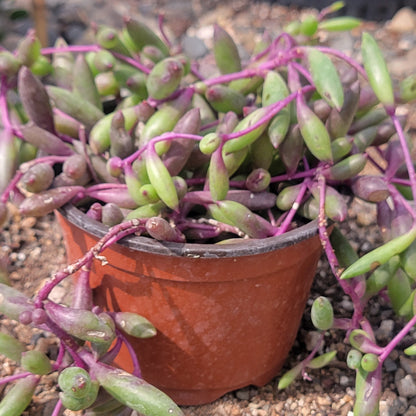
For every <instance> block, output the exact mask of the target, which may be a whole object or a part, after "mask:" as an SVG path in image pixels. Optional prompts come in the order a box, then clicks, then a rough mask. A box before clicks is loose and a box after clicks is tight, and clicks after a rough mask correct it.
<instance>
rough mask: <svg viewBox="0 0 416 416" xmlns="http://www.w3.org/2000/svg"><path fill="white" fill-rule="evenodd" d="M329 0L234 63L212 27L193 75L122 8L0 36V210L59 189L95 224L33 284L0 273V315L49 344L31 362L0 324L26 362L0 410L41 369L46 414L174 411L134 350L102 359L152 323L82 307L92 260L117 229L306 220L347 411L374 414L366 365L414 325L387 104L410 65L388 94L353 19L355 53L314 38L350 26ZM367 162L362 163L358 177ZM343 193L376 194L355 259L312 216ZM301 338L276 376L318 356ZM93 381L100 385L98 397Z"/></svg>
mask: <svg viewBox="0 0 416 416" xmlns="http://www.w3.org/2000/svg"><path fill="white" fill-rule="evenodd" d="M341 6H342V4H341V3H340V2H337V3H334V4H333V5H332V6H329V7H328V8H326V9H324V10H323V11H321V13H320V14H319V15H318V16H312V15H311V16H309V17H307V18H306V19H304V20H303V21H301V22H296V23H294V24H291V25H289V27H288V28H287V30H286V31H285V32H283V33H281V34H280V35H278V36H277V37H276V38H272V37H271V36H268V35H265V36H264V37H263V38H262V40H261V41H260V42H259V44H258V47H257V49H256V50H255V51H253V54H252V57H251V58H250V59H249V60H248V61H247V62H242V60H241V58H240V56H239V53H238V48H237V45H236V43H235V42H234V40H233V39H232V38H231V37H230V35H229V34H228V33H227V32H226V31H225V30H224V29H223V28H221V27H220V26H218V25H216V26H215V27H214V39H213V55H214V58H215V63H216V68H214V69H213V68H210V69H209V71H211V72H212V71H214V72H215V73H214V74H213V75H211V74H210V76H209V77H207V76H206V74H205V72H208V70H207V69H206V68H204V62H201V63H199V62H194V61H192V60H190V59H189V58H188V57H186V56H185V55H184V54H182V53H181V51H180V50H178V47H177V46H175V45H172V44H171V43H170V41H169V40H168V39H167V38H166V36H164V33H163V27H161V32H162V37H159V36H158V35H156V34H155V33H154V32H153V31H151V30H150V29H149V28H148V27H147V26H146V25H144V24H143V23H142V22H139V21H136V20H134V19H132V18H130V17H128V18H125V20H124V26H123V28H122V30H121V31H117V30H114V29H112V28H110V27H106V26H100V27H98V28H97V31H96V44H94V45H83V46H68V45H66V44H65V43H64V42H63V41H62V40H58V41H57V44H56V45H55V46H54V47H52V48H44V49H41V47H40V44H39V41H38V39H37V38H36V36H35V35H34V33H33V32H29V33H28V35H27V36H26V37H25V38H24V39H23V40H22V41H21V43H20V44H19V46H18V48H17V50H16V51H14V52H13V53H12V52H8V51H5V50H2V51H0V75H1V87H0V111H1V130H0V159H1V160H2V161H3V163H0V169H1V170H2V172H1V174H0V191H1V192H2V194H1V197H0V223H5V222H6V221H7V215H8V208H7V202H8V201H12V202H13V203H15V204H16V205H18V207H19V211H20V212H21V213H22V214H24V215H31V216H41V215H45V214H47V213H48V212H51V211H53V210H55V209H58V208H60V207H62V206H63V205H65V204H67V203H72V204H76V205H78V206H79V207H81V208H82V209H84V211H85V212H86V214H87V215H88V216H89V217H91V218H93V219H95V220H97V221H102V222H103V223H104V224H106V225H108V226H110V227H111V228H109V231H108V234H107V235H106V236H105V237H103V238H102V239H101V240H100V241H99V243H97V245H95V246H94V247H92V248H91V249H90V250H89V251H88V252H87V253H85V255H84V256H83V257H82V258H81V259H79V260H78V261H76V262H75V263H74V264H71V265H69V266H67V267H65V268H64V269H63V270H61V271H60V272H58V273H57V274H56V275H55V276H54V278H53V279H52V280H51V281H50V282H48V283H47V284H46V285H45V286H44V287H43V288H42V289H41V290H40V291H39V293H38V294H37V295H36V296H35V297H34V298H33V299H29V298H27V297H25V296H24V295H22V294H21V293H19V292H17V291H15V290H14V289H11V288H10V287H8V286H7V285H6V284H1V285H0V312H1V313H3V314H5V315H7V316H9V317H10V318H12V319H16V320H19V321H20V322H22V323H25V324H30V325H34V326H38V327H40V328H43V329H47V330H49V331H51V332H52V333H54V334H56V335H57V336H58V337H59V338H60V340H61V346H60V353H59V356H58V359H57V360H56V362H55V363H54V364H49V365H48V363H47V360H46V359H45V357H43V356H40V355H39V354H38V353H35V354H32V352H27V353H24V354H23V355H22V356H20V355H19V356H16V355H14V356H11V355H10V351H12V352H13V351H21V350H22V347H21V346H19V347H16V348H14V347H12V346H13V345H17V344H16V341H15V340H12V339H10V338H8V337H5V338H1V339H0V352H2V353H4V354H5V355H8V356H10V357H11V358H14V359H16V360H17V361H20V362H21V364H22V366H23V367H24V369H25V370H26V372H25V373H21V374H18V375H16V376H12V377H11V378H7V379H5V380H3V381H2V382H8V381H13V380H16V379H18V382H17V384H16V385H15V387H14V388H13V389H12V390H10V392H9V393H8V395H7V396H6V397H5V398H4V399H3V401H2V402H1V403H0V414H2V413H1V411H2V409H5V410H4V411H3V414H8V415H11V414H16V415H18V414H20V412H21V411H22V409H23V408H24V407H25V406H26V405H27V403H28V400H30V397H31V395H32V394H33V391H34V388H35V386H36V385H37V383H38V382H39V377H40V376H41V375H42V374H46V373H49V372H51V371H59V372H60V373H61V374H60V378H59V385H60V388H61V389H62V393H61V397H60V402H59V403H58V406H57V409H58V410H56V412H58V411H59V408H60V406H61V405H64V406H66V407H68V408H69V409H73V410H80V409H86V408H90V407H91V405H93V403H94V402H95V400H96V399H97V397H98V399H97V400H98V403H99V404H98V405H97V406H98V407H99V408H100V411H102V407H100V406H103V408H106V406H107V408H110V407H111V406H115V407H117V406H121V405H126V406H128V407H130V408H131V409H135V410H137V411H139V412H140V413H142V414H145V415H162V414H180V410H179V409H178V408H177V407H176V406H175V405H174V403H172V402H171V401H170V400H169V399H168V398H167V397H166V396H165V395H163V394H162V393H160V392H159V391H158V390H156V389H155V388H154V387H152V386H149V385H148V384H147V383H145V382H144V381H143V380H142V379H141V378H140V371H139V365H138V363H137V360H136V359H135V356H134V353H133V352H132V358H133V360H134V362H135V363H136V365H135V367H136V369H135V372H134V374H132V375H129V374H125V373H122V372H120V371H119V370H116V369H114V368H112V367H111V366H109V364H108V363H110V362H111V360H112V358H114V357H115V355H116V354H117V352H118V350H119V348H120V346H121V344H122V343H126V345H129V344H128V341H127V339H126V337H125V336H124V335H123V331H125V332H127V333H129V334H131V335H136V336H143V333H142V332H140V334H139V335H137V334H136V332H135V331H136V330H135V329H134V328H136V325H138V326H139V327H142V325H145V328H146V330H145V335H146V336H150V335H152V334H154V329H153V328H152V327H151V324H150V323H148V322H147V321H146V322H145V323H144V324H143V321H142V320H143V318H142V317H139V316H137V315H129V316H123V317H121V315H120V313H115V314H111V313H107V312H103V311H102V310H100V308H98V307H96V306H94V305H93V304H92V300H91V299H92V298H91V290H90V289H89V270H90V266H91V262H92V261H93V259H94V258H101V253H102V252H103V250H105V248H106V247H108V246H109V245H111V244H114V243H116V242H117V241H118V240H119V239H121V238H123V237H124V236H126V235H129V234H134V233H139V234H142V235H146V236H150V237H152V238H155V239H157V240H161V241H170V242H179V243H183V242H199V243H216V242H220V243H221V244H225V243H227V242H231V241H232V242H233V243H235V242H236V240H237V241H243V239H245V238H257V239H258V238H267V237H272V236H277V235H280V234H283V233H285V232H286V231H288V230H291V229H293V228H295V227H297V226H299V225H300V224H302V223H304V222H305V221H310V220H312V219H318V224H319V234H320V237H321V241H322V245H323V247H324V249H325V252H326V254H327V257H328V260H329V263H330V265H331V268H332V270H333V272H334V275H335V276H336V277H337V279H338V281H339V283H340V285H341V286H342V288H343V290H344V291H345V293H346V294H347V295H349V296H350V297H351V300H352V302H353V304H354V313H353V316H352V317H351V318H345V317H343V318H334V317H333V312H332V307H331V305H330V303H329V302H328V300H327V299H325V298H319V299H317V300H316V301H315V303H314V307H313V309H312V319H313V322H314V324H315V325H316V327H317V328H319V329H320V330H321V331H322V337H321V342H322V340H323V334H324V333H325V331H327V330H328V329H330V328H339V329H342V330H345V331H346V332H347V334H348V336H349V339H350V343H351V345H352V346H353V352H351V354H350V355H349V360H348V362H349V365H351V367H352V368H354V369H356V370H357V401H356V405H355V414H357V415H373V414H377V409H378V401H379V398H380V395H381V367H382V363H383V361H384V360H385V358H386V357H387V356H388V354H389V353H390V352H391V351H392V349H393V348H395V346H396V345H397V344H398V342H399V341H400V340H401V339H402V338H403V336H404V335H405V334H406V333H407V332H408V331H409V330H410V328H411V327H412V326H413V325H414V324H415V323H416V317H415V316H414V306H413V303H414V301H413V300H414V293H415V292H414V289H413V286H414V279H415V278H416V272H415V264H416V262H415V260H414V253H415V252H416V243H415V238H416V225H415V220H416V212H415V207H414V199H415V196H416V176H415V172H414V163H413V161H412V159H411V155H410V151H409V146H410V143H409V140H408V138H407V137H406V135H405V133H404V130H403V125H404V123H405V118H403V117H401V116H399V115H397V112H396V106H397V104H399V103H402V102H407V101H409V100H412V99H413V98H415V93H414V91H415V88H414V85H415V84H414V83H415V80H414V78H413V77H410V78H408V79H406V80H405V81H403V82H402V83H401V85H400V89H399V91H397V92H395V91H394V90H393V86H392V81H391V79H390V76H389V73H388V71H387V67H386V63H385V61H384V59H383V56H382V53H381V51H380V49H379V47H378V45H377V43H376V42H375V40H374V38H373V37H372V36H371V35H370V34H368V33H364V34H363V37H362V49H361V52H362V58H363V65H361V64H360V63H359V62H357V61H355V60H354V59H352V58H351V57H348V56H346V55H344V54H343V53H341V52H340V51H337V50H334V49H331V48H328V47H325V46H323V45H319V44H316V42H315V41H316V39H317V38H316V34H317V32H318V30H348V29H352V28H354V27H356V26H357V25H358V24H359V21H358V20H357V19H353V18H348V17H340V18H330V17H328V15H329V14H330V13H332V12H334V11H336V10H338V8H339V7H341ZM311 40H313V42H312V41H311ZM371 151H374V152H376V153H377V154H378V159H380V160H383V163H380V162H378V161H377V160H375V159H374V158H373V156H372V154H373V153H372V152H371ZM367 164H371V165H373V167H374V168H375V169H376V170H378V174H377V175H371V176H370V175H364V174H363V173H362V171H363V169H364V167H365V166H366V165H367ZM352 195H353V196H355V197H358V198H361V199H363V200H365V201H368V202H371V203H374V204H376V205H377V212H378V221H379V225H380V229H381V230H382V233H383V236H384V238H385V241H386V242H385V244H384V245H383V246H381V247H379V248H377V249H375V250H374V251H372V252H370V253H368V254H366V255H365V256H363V257H361V258H358V256H357V254H356V253H355V252H354V251H353V250H352V248H351V246H350V245H349V243H348V241H347V240H346V239H345V237H344V236H343V235H342V234H341V233H340V232H339V231H338V229H337V228H335V229H334V231H333V232H332V234H331V238H329V236H328V230H327V218H329V219H331V220H332V221H334V222H339V221H343V220H345V218H346V216H347V202H348V198H349V197H351V196H352ZM236 237H237V238H236ZM240 237H243V239H241V238H240ZM77 271H79V272H80V277H79V278H78V280H77V285H76V287H75V291H74V303H73V305H72V306H71V307H69V306H65V307H64V306H61V305H58V304H56V303H54V302H52V301H51V300H49V299H48V296H49V293H50V291H51V290H52V289H53V287H55V286H56V285H57V284H58V283H59V282H61V281H62V280H63V279H65V278H67V277H68V276H71V275H73V274H74V273H75V272H77ZM380 293H383V294H384V293H387V294H388V296H389V298H390V300H391V302H392V306H393V308H394V310H395V311H396V312H397V313H398V314H399V315H400V316H403V317H405V318H406V319H408V324H406V326H405V327H404V328H403V330H402V331H401V332H400V333H399V334H398V335H397V336H396V337H395V338H393V339H392V340H391V342H389V344H388V345H387V346H385V347H379V346H377V345H376V342H375V338H374V334H373V331H372V328H371V327H370V325H369V323H368V321H367V319H366V318H365V316H364V308H365V305H366V303H367V301H368V299H369V298H371V297H372V296H376V295H378V294H380ZM130 322H132V323H130ZM137 322H139V323H137ZM132 328H133V329H132ZM131 332H134V334H132V333H131ZM318 344H319V345H317V346H316V348H315V350H314V351H313V352H312V354H310V356H309V357H307V358H306V359H305V360H304V361H303V362H302V363H299V365H298V366H297V367H296V368H294V369H292V370H291V371H290V372H289V373H288V374H287V375H285V376H284V377H283V378H282V381H281V384H280V387H285V386H286V385H288V384H289V383H290V382H291V381H292V380H293V379H294V377H296V376H297V375H298V374H301V373H305V372H304V370H305V368H307V367H309V368H318V367H320V366H322V365H325V364H326V363H327V362H328V361H330V360H331V359H332V358H333V356H334V353H328V354H326V355H324V356H321V357H315V355H316V352H317V351H318V350H319V347H320V343H318ZM409 351H410V352H411V351H412V349H411V350H409ZM29 353H30V354H29ZM31 355H32V356H31ZM99 386H101V387H103V389H104V390H105V391H106V392H107V393H109V394H110V395H111V396H113V398H114V399H111V401H110V402H105V400H107V398H108V397H107V396H105V397H104V398H102V397H101V396H100V389H99ZM370 393H371V394H370ZM16 397H18V398H19V400H16ZM106 397H107V398H106ZM370 398H371V400H370ZM103 402H104V403H103ZM19 406H20V407H19ZM86 412H87V414H91V415H92V414H97V411H96V410H94V407H93V408H92V410H91V409H90V410H86ZM88 412H89V413H88ZM94 412H96V413H94Z"/></svg>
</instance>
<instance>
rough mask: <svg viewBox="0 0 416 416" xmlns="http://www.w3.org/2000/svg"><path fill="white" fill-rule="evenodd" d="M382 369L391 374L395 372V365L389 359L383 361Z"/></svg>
mask: <svg viewBox="0 0 416 416" xmlns="http://www.w3.org/2000/svg"><path fill="white" fill-rule="evenodd" d="M384 368H385V369H386V371H387V372H388V373H393V372H395V371H396V370H397V364H396V362H395V361H394V360H392V359H391V358H390V357H389V358H387V359H386V361H384Z"/></svg>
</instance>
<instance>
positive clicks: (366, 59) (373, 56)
mask: <svg viewBox="0 0 416 416" xmlns="http://www.w3.org/2000/svg"><path fill="white" fill-rule="evenodd" d="M361 53H362V57H363V63H364V68H365V72H366V73H367V76H368V81H369V82H370V85H371V87H372V88H373V90H374V92H375V94H376V96H377V98H378V99H379V100H380V101H381V102H382V103H383V104H384V105H393V104H394V92H393V85H392V82H391V78H390V74H389V71H388V69H387V64H386V61H385V60H384V57H383V53H382V52H381V49H380V47H379V46H378V44H377V42H376V40H375V39H374V38H373V36H371V35H370V34H369V33H367V32H364V33H363V35H362V43H361Z"/></svg>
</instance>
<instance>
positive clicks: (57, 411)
mask: <svg viewBox="0 0 416 416" xmlns="http://www.w3.org/2000/svg"><path fill="white" fill-rule="evenodd" d="M61 409H62V402H61V399H59V400H58V401H57V402H56V405H55V407H54V409H53V412H52V414H51V416H59V415H60V414H61Z"/></svg>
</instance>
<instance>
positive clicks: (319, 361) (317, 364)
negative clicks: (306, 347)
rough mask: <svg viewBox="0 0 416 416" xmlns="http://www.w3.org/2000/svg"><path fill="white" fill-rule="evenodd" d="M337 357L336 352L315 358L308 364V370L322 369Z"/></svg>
mask: <svg viewBox="0 0 416 416" xmlns="http://www.w3.org/2000/svg"><path fill="white" fill-rule="evenodd" d="M336 355H337V352H336V351H329V352H326V353H325V354H322V355H320V356H319V357H315V358H314V359H313V360H311V361H310V362H309V363H308V367H309V368H322V367H325V366H326V365H328V364H329V363H330V362H331V361H332V360H333V359H334V358H335V357H336Z"/></svg>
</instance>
